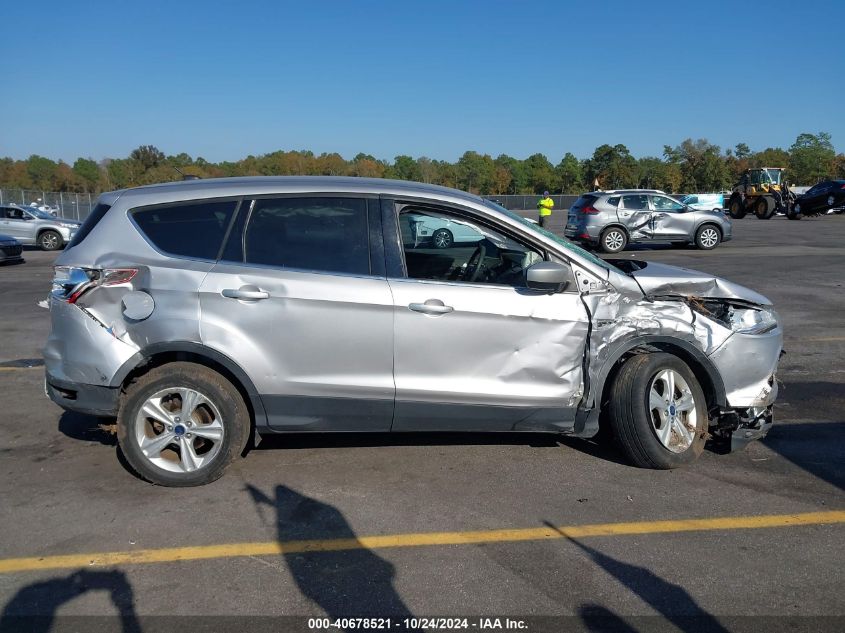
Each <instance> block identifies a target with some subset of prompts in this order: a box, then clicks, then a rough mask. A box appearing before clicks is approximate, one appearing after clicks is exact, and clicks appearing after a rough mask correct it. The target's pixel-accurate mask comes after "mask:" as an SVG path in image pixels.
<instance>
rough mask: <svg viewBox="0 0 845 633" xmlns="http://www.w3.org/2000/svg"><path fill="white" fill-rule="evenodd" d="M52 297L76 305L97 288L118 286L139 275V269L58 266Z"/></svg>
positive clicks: (55, 271) (55, 269)
mask: <svg viewBox="0 0 845 633" xmlns="http://www.w3.org/2000/svg"><path fill="white" fill-rule="evenodd" d="M53 271H54V274H53V289H52V291H51V293H50V294H51V295H52V296H53V297H55V298H56V299H60V300H62V301H66V302H67V303H76V301H77V300H78V299H79V297H81V296H82V295H83V294H85V293H86V292H88V291H89V290H90V289H91V288H95V287H97V286H118V285H120V284H125V283H128V282H129V281H131V280H132V278H133V277H134V276H135V275H137V274H138V269H137V268H103V269H96V268H76V267H74V266H56V267H55V268H54V269H53Z"/></svg>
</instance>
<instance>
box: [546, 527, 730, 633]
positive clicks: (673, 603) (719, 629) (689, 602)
mask: <svg viewBox="0 0 845 633" xmlns="http://www.w3.org/2000/svg"><path fill="white" fill-rule="evenodd" d="M543 523H544V524H545V525H546V526H547V527H549V528H551V529H553V530H555V531H556V532H558V533H559V534H561V535H562V536H564V538H566V540H568V541H569V542H570V543H572V544H574V545H575V546H576V547H578V548H579V549H580V550H581V551H583V552H585V553H586V554H587V555H588V556H589V557H590V558H591V559H592V560H593V562H594V563H596V565H598V566H599V567H601V568H602V569H603V570H604V571H606V572H607V573H608V574H610V575H611V576H613V577H614V578H616V580H618V581H619V582H620V583H622V584H623V585H624V586H625V587H627V588H628V589H629V590H630V591H631V592H632V593H634V594H635V595H637V596H638V597H639V598H640V599H641V600H642V601H643V602H645V603H646V604H648V605H649V606H650V607H651V608H652V609H654V610H655V611H657V612H658V613H659V614H660V615H661V616H662V617H663V618H665V619H666V620H667V621H669V622H670V623H671V624H673V625H675V626H676V627H678V628H679V629H680V630H682V631H686V632H688V633H695V632H698V631H701V632H704V631H707V632H708V633H711V632H713V633H728V629H726V628H725V627H724V626H722V624H721V623H720V622H719V620H717V619H716V618H715V617H714V616H713V615H711V614H710V613H708V612H707V611H706V610H704V609H703V608H702V607H701V606H700V605H699V604H698V603H697V602H696V601H695V600H694V599H693V597H692V596H691V595H690V594H689V593H688V592H687V591H686V590H685V589H684V588H683V587H681V586H680V585H675V584H673V583H671V582H668V581H667V580H664V579H663V578H661V577H660V576H658V575H657V574H655V573H654V572H652V571H651V570H650V569H647V568H645V567H638V566H637V565H631V564H629V563H624V562H622V561H621V560H617V559H615V558H613V557H612V556H608V555H607V554H603V553H602V552H600V551H598V550H596V549H593V548H592V547H589V546H587V545H584V544H583V543H581V542H580V541H577V540H575V539H574V538H571V537H569V536H566V535H565V534H563V532H561V531H560V530H559V529H558V528H557V527H555V526H554V525H552V524H551V523H550V522H548V521H544V522H543ZM580 615H581V618H582V621H583V623H584V625H585V626H586V627H587V628H588V629H590V630H591V631H620V632H623V631H624V632H626V633H628V632H630V631H633V630H635V629H634V628H633V627H631V626H629V625H628V624H627V623H626V622H625V621H624V620H622V619H621V618H620V617H619V616H617V615H615V614H614V613H613V612H611V611H609V610H608V609H606V608H604V607H602V606H600V605H585V606H583V607H582V608H581V610H580Z"/></svg>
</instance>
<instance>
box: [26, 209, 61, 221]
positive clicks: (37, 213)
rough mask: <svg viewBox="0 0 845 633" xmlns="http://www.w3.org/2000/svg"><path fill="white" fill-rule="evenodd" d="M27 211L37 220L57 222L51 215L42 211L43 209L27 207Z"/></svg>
mask: <svg viewBox="0 0 845 633" xmlns="http://www.w3.org/2000/svg"><path fill="white" fill-rule="evenodd" d="M26 210H27V212H29V213H31V214H32V215H34V216H35V217H36V218H41V219H42V220H55V219H56V218H54V217H53V216H52V215H51V214H49V213H47V212H46V211H42V210H41V209H39V208H37V207H27V208H26Z"/></svg>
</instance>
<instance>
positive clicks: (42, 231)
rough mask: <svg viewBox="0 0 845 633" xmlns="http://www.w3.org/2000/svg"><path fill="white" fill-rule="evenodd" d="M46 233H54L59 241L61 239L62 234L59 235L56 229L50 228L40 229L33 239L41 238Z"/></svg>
mask: <svg viewBox="0 0 845 633" xmlns="http://www.w3.org/2000/svg"><path fill="white" fill-rule="evenodd" d="M47 231H50V232H52V233H55V234H56V235H58V236H59V239H61V237H62V234H61V233H59V231H58V230H57V229H54V228H52V227H50V226H45V227H44V228H42V229H38V233H36V234H35V237H36V238H38V237H41V236H42V235H43V234H44V233H46V232H47Z"/></svg>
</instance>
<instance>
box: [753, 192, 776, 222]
mask: <svg viewBox="0 0 845 633" xmlns="http://www.w3.org/2000/svg"><path fill="white" fill-rule="evenodd" d="M775 208H776V207H775V201H774V200H773V199H772V198H770V197H769V196H760V197H759V198H758V199H757V202H755V203H754V215H756V216H757V219H758V220H768V219H770V218H771V217H772V216H773V215H774V214H775Z"/></svg>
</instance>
